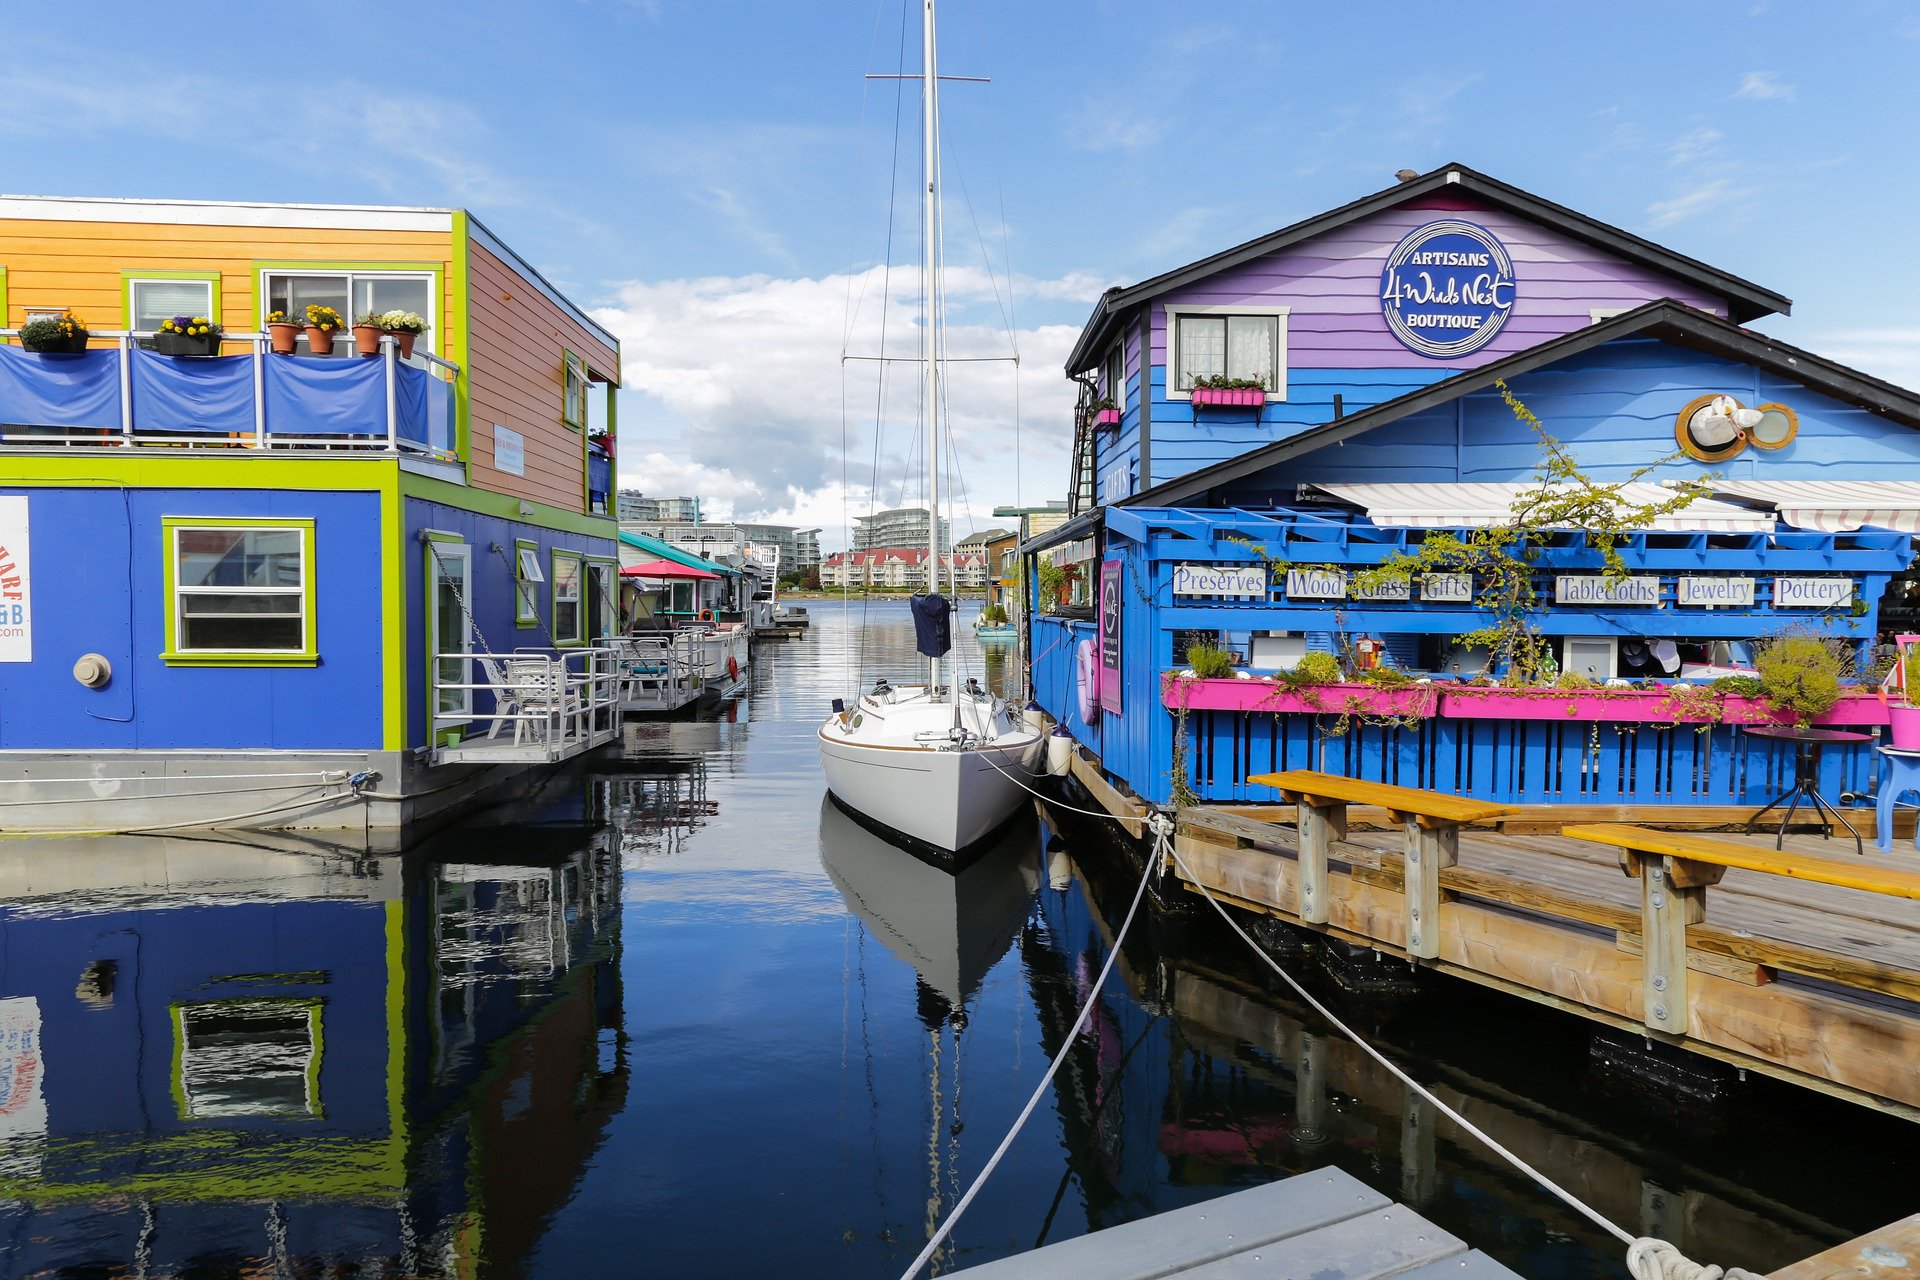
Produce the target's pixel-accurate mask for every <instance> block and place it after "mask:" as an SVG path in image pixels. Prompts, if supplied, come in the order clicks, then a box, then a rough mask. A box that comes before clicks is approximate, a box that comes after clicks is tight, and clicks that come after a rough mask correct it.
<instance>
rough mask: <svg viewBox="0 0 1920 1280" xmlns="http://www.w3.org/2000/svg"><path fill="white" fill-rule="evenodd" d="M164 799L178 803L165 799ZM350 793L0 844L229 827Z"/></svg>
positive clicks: (16, 835) (6, 834) (3, 834)
mask: <svg viewBox="0 0 1920 1280" xmlns="http://www.w3.org/2000/svg"><path fill="white" fill-rule="evenodd" d="M323 785H326V786H338V785H340V784H338V783H325V784H323ZM163 798H164V799H169V800H172V799H179V798H181V797H177V796H166V797H163ZM357 798H358V797H356V796H354V795H353V794H352V793H351V792H339V791H332V792H328V793H327V794H326V795H323V796H311V797H309V798H307V799H305V800H295V801H293V802H291V803H289V804H276V805H273V806H271V807H269V808H265V809H255V810H253V811H252V812H251V813H230V814H227V815H226V816H225V817H220V818H189V819H186V820H185V821H182V822H153V823H146V824H142V825H136V826H125V827H99V828H95V829H91V830H88V829H79V830H73V831H0V840H22V839H45V838H48V837H53V836H65V837H73V836H134V835H145V834H147V833H148V832H150V831H180V830H184V829H186V828H189V827H191V828H195V829H198V828H211V827H225V826H230V825H232V824H233V823H236V822H244V821H246V820H247V819H249V818H264V817H268V816H270V815H272V814H276V813H287V812H290V811H291V810H294V809H311V808H312V807H313V806H314V805H317V804H327V803H329V802H330V801H334V800H352V799H357Z"/></svg>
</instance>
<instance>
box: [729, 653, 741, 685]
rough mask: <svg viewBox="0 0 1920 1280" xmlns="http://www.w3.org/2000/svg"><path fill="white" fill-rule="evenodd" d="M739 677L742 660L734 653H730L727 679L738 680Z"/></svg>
mask: <svg viewBox="0 0 1920 1280" xmlns="http://www.w3.org/2000/svg"><path fill="white" fill-rule="evenodd" d="M739 678H740V660H739V659H738V658H736V657H734V656H733V655H732V654H728V655H727V679H729V680H738V679H739Z"/></svg>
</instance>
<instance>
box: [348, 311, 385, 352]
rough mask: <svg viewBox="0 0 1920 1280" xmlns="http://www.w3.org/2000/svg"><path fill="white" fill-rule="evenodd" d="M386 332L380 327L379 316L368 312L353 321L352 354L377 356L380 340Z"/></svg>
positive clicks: (374, 312) (373, 312)
mask: <svg viewBox="0 0 1920 1280" xmlns="http://www.w3.org/2000/svg"><path fill="white" fill-rule="evenodd" d="M386 334H387V331H386V330H385V329H383V328H381V327H380V314H379V313H378V312H376V311H368V312H365V313H363V314H361V315H358V316H355V317H354V319H353V354H355V355H357V356H377V355H379V354H380V339H382V338H384V337H385V336H386Z"/></svg>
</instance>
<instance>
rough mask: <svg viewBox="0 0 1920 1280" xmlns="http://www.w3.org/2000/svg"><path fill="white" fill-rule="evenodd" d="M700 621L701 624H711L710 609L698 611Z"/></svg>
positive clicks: (711, 611) (711, 615) (711, 613)
mask: <svg viewBox="0 0 1920 1280" xmlns="http://www.w3.org/2000/svg"><path fill="white" fill-rule="evenodd" d="M700 621H702V622H712V621H713V610H711V609H702V610H701V611H700Z"/></svg>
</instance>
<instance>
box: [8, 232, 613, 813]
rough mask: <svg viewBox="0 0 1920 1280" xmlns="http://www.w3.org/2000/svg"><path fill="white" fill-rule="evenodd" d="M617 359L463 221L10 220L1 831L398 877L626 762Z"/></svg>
mask: <svg viewBox="0 0 1920 1280" xmlns="http://www.w3.org/2000/svg"><path fill="white" fill-rule="evenodd" d="M362 320H365V321H368V322H369V323H367V324H366V325H364V326H359V325H357V322H359V321H362ZM383 326H384V327H383ZM619 358H620V351H619V343H618V341H617V340H616V339H615V338H614V337H613V335H612V334H610V333H609V332H608V331H607V330H606V328H605V327H604V326H603V325H601V324H600V323H599V322H597V321H596V320H594V319H593V318H592V317H591V316H590V315H588V314H587V313H586V311H585V310H583V309H582V308H581V307H580V306H578V305H577V304H575V303H574V302H572V301H571V300H569V299H568V298H567V297H566V296H565V295H564V294H562V293H561V292H560V291H559V290H558V289H556V288H555V287H554V286H553V285H552V284H551V283H550V282H549V281H548V280H546V279H545V278H544V277H543V276H542V275H541V274H540V272H539V271H537V270H536V269H535V268H534V267H533V266H531V265H530V264H529V263H528V262H527V261H526V260H525V259H523V258H522V257H520V256H519V255H518V254H516V253H515V252H514V251H513V250H512V249H510V248H509V247H508V246H507V245H505V244H504V243H503V242H502V241H501V240H500V239H499V238H498V237H496V236H495V235H493V234H492V233H491V232H490V231H489V230H488V229H487V228H486V227H485V226H483V225H482V224H481V223H480V221H479V220H478V219H476V218H474V217H473V216H472V215H471V214H469V213H468V212H466V211H465V210H460V209H416V208H369V207H341V206H311V205H268V204H236V203H220V202H170V201H150V200H94V199H49V198H40V197H0V814H3V815H4V816H0V829H4V830H6V831H23V830H41V831H48V830H52V831H59V830H73V829H88V830H93V829H100V828H109V829H125V828H132V827H143V826H148V825H152V824H156V823H158V824H177V823H183V822H200V823H211V824H219V825H241V826H247V825H273V826H296V827H307V828H315V829H325V828H346V829H351V830H353V831H355V832H356V833H358V832H361V831H363V830H364V831H368V832H372V833H378V834H377V835H375V836H374V839H375V840H376V841H377V842H388V843H391V842H395V841H397V840H399V839H400V838H401V834H402V833H403V832H404V831H405V829H406V828H407V827H408V826H410V825H412V824H414V823H416V822H418V821H420V820H422V819H425V818H428V817H430V816H433V815H436V814H444V813H446V812H449V811H451V810H452V809H454V808H457V807H459V806H461V805H463V804H465V803H468V802H469V801H471V800H472V799H474V798H475V797H477V796H480V795H483V794H485V795H489V796H497V794H498V791H499V788H501V787H502V786H509V787H510V786H511V785H513V784H514V782H515V780H516V779H519V778H523V777H524V776H525V775H526V772H527V770H528V768H529V767H530V766H537V765H542V764H548V763H552V762H556V761H559V760H564V759H566V758H568V757H570V756H573V755H577V754H579V753H581V752H583V751H586V750H590V749H592V748H593V747H594V746H596V745H598V744H600V743H602V742H605V741H608V740H610V739H611V738H612V736H613V734H614V730H615V724H614V721H615V720H616V719H617V715H618V711H617V698H616V696H615V691H614V690H613V688H612V683H613V682H612V680H611V678H610V675H609V673H608V672H607V670H606V666H607V664H606V663H605V661H604V655H603V654H602V653H601V651H600V650H599V649H597V648H596V647H595V641H596V640H597V639H598V638H600V637H601V636H603V635H606V634H609V633H610V632H611V631H612V630H613V629H614V627H615V625H616V609H617V598H618V576H617V575H618V566H619V557H618V545H617V542H616V540H615V539H616V534H617V527H616V525H615V522H614V518H613V515H612V512H611V506H610V503H611V495H612V492H613V487H614V485H613V465H612V459H613V450H614V434H615V423H614V414H613V392H614V389H615V387H616V385H617V383H618V378H619Z"/></svg>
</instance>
